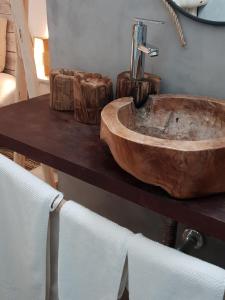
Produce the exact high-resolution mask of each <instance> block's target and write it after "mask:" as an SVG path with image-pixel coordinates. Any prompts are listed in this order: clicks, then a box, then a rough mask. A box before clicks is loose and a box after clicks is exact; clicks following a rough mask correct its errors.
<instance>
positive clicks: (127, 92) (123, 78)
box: [116, 71, 161, 98]
mask: <svg viewBox="0 0 225 300" xmlns="http://www.w3.org/2000/svg"><path fill="white" fill-rule="evenodd" d="M160 83H161V78H160V77H159V76H156V75H153V74H149V73H145V77H144V80H143V81H139V84H140V85H141V94H142V95H143V98H145V97H146V96H148V95H151V94H159V93H160ZM135 87H136V81H135V80H132V79H131V78H130V72H129V71H126V72H123V73H121V74H119V75H118V76H117V84H116V98H123V97H131V96H133V90H134V88H135Z"/></svg>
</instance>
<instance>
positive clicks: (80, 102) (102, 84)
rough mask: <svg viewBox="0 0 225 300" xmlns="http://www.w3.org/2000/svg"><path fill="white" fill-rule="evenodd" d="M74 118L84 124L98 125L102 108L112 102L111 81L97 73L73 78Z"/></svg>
mask: <svg viewBox="0 0 225 300" xmlns="http://www.w3.org/2000/svg"><path fill="white" fill-rule="evenodd" d="M73 83H74V89H73V91H74V118H75V120H76V121H78V122H81V123H86V124H100V120H101V111H102V109H103V107H104V106H105V105H106V104H108V103H109V102H110V101H111V100H113V84H112V81H111V79H109V78H108V77H103V76H102V75H101V74H97V73H85V74H80V75H78V76H75V77H74V81H73Z"/></svg>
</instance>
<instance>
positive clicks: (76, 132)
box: [0, 95, 225, 241]
mask: <svg viewBox="0 0 225 300" xmlns="http://www.w3.org/2000/svg"><path fill="white" fill-rule="evenodd" d="M0 147H7V148H9V149H12V150H14V151H16V152H18V153H21V154H24V155H26V156H28V157H30V158H32V159H34V160H37V161H40V162H42V163H44V164H47V165H50V166H52V167H54V168H55V169H58V170H60V171H62V172H65V173H67V174H69V175H71V176H74V177H77V178H79V179H81V180H83V181H85V182H87V183H90V184H92V185H95V186H97V187H99V188H102V189H104V190H106V191H108V192H111V193H113V194H116V195H118V196H121V197H123V198H125V199H127V200H129V201H131V202H134V203H137V204H139V205H141V206H143V207H145V208H148V209H150V210H152V211H154V212H157V213H159V214H161V215H164V216H167V217H169V218H171V219H174V220H176V221H178V222H180V223H183V224H185V225H187V226H190V227H193V228H195V229H198V230H200V231H201V232H202V233H205V234H207V235H210V236H213V237H215V238H218V239H221V240H224V241H225V194H218V195H214V196H210V197H204V198H199V199H192V200H187V201H186V200H183V201H179V200H175V199H174V198H172V197H170V196H169V195H168V194H167V193H166V192H164V191H163V190H162V189H160V188H158V187H154V186H152V185H148V184H145V183H142V182H141V181H139V180H137V179H135V178H134V177H132V176H131V175H129V174H128V173H126V172H125V171H123V170H122V169H121V168H120V167H119V166H118V165H117V164H116V162H115V161H114V159H113V157H112V155H111V153H110V151H109V149H108V147H107V146H105V145H104V144H103V143H102V142H101V141H100V138H99V127H98V126H90V125H85V124H80V123H78V122H76V121H74V118H73V113H69V112H68V113H63V112H57V111H52V110H51V109H50V108H49V95H45V96H41V97H39V98H35V99H32V100H29V101H25V102H20V103H17V104H13V105H10V106H7V107H4V108H1V109H0Z"/></svg>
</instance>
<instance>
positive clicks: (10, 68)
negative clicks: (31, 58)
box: [0, 0, 17, 76]
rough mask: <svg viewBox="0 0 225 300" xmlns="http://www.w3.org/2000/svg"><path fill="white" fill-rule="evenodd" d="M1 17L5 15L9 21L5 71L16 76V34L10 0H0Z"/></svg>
mask: <svg viewBox="0 0 225 300" xmlns="http://www.w3.org/2000/svg"><path fill="white" fill-rule="evenodd" d="M0 17H4V18H6V19H7V20H8V22H7V35H6V51H7V52H6V63H5V69H4V72H5V73H8V74H10V75H13V76H15V73H16V59H17V54H16V36H15V26H14V22H13V21H12V12H11V5H10V1H9V0H1V1H0Z"/></svg>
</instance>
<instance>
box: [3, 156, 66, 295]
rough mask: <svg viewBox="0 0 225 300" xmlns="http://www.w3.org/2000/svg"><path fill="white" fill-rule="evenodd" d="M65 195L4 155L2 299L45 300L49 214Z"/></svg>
mask: <svg viewBox="0 0 225 300" xmlns="http://www.w3.org/2000/svg"><path fill="white" fill-rule="evenodd" d="M57 197H61V198H63V196H62V194H61V193H59V192H58V191H56V190H54V189H53V188H51V187H50V186H49V185H47V184H45V183H44V182H42V181H41V180H39V179H38V178H36V177H35V176H33V175H32V174H30V173H29V172H27V171H26V170H24V169H23V168H21V167H20V166H18V165H17V164H15V163H14V162H12V161H10V160H9V159H7V158H5V157H4V156H2V155H0V208H1V209H0V299H1V300H44V299H45V295H46V293H47V291H46V267H47V266H46V259H47V257H46V252H47V251H46V248H47V232H48V221H49V211H50V206H51V204H52V202H53V200H54V199H55V198H57Z"/></svg>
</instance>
